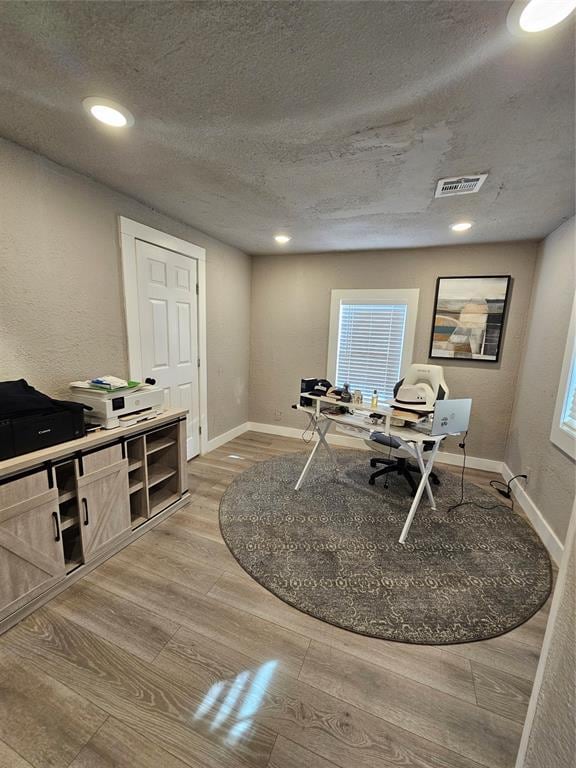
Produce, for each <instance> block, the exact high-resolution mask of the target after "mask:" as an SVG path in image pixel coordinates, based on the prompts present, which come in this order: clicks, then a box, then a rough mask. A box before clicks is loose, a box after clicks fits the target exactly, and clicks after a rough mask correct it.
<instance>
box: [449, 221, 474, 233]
mask: <svg viewBox="0 0 576 768" xmlns="http://www.w3.org/2000/svg"><path fill="white" fill-rule="evenodd" d="M471 227H472V223H471V222H470V221H459V222H458V223H457V224H451V225H450V229H451V230H452V232H466V230H468V229H470V228H471Z"/></svg>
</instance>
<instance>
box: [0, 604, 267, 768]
mask: <svg viewBox="0 0 576 768" xmlns="http://www.w3.org/2000/svg"><path fill="white" fill-rule="evenodd" d="M5 638H6V643H7V645H8V647H9V649H10V650H11V651H13V653H15V654H17V655H18V656H20V657H21V658H22V659H25V660H26V662H27V664H28V666H30V667H33V668H34V669H35V670H38V669H42V670H45V671H46V672H47V673H48V674H50V675H51V676H52V677H54V678H55V679H57V680H59V681H60V682H61V683H62V684H64V685H67V686H69V688H71V689H72V690H73V691H76V693H77V694H79V695H80V696H83V697H85V698H86V699H88V700H89V701H91V702H93V703H94V704H95V705H96V706H98V707H99V708H101V709H103V710H105V711H106V712H107V713H108V714H110V715H112V716H113V717H115V718H116V719H118V720H121V721H122V722H124V723H125V724H126V725H128V726H129V727H130V728H132V729H134V730H135V731H137V732H138V733H140V734H141V735H142V736H144V737H145V738H148V739H151V740H152V741H154V742H155V743H156V744H158V745H159V746H161V747H162V748H163V749H165V750H166V751H167V752H169V753H170V754H172V755H173V756H175V757H177V758H178V759H180V760H182V761H183V762H185V763H188V764H189V765H190V766H192V768H263V767H264V766H266V764H267V762H268V759H269V757H270V754H271V752H272V747H273V745H274V741H275V733H274V732H273V731H272V730H270V729H269V728H267V727H266V726H264V725H261V724H258V723H253V724H252V726H251V728H250V730H249V732H246V733H245V734H244V738H243V739H242V740H239V741H237V742H234V743H231V742H229V741H227V739H226V735H227V734H222V733H221V732H220V731H218V730H215V729H212V730H211V729H210V728H209V727H208V726H207V724H206V722H205V721H203V720H202V719H198V718H196V719H195V717H194V714H195V713H196V712H197V711H199V708H200V706H201V704H202V701H203V698H204V697H203V695H202V694H201V693H199V692H198V691H196V690H195V689H193V688H191V687H190V686H186V685H185V684H184V683H183V681H182V680H181V679H176V678H171V677H169V676H168V675H167V674H166V673H165V672H164V673H160V672H159V671H158V670H157V669H155V668H154V667H153V666H152V665H150V664H148V663H147V662H143V661H141V660H140V659H137V658H136V657H134V656H132V655H131V654H129V653H127V652H126V651H123V650H122V649H120V648H117V647H116V646H114V645H112V644H111V643H108V642H107V641H105V640H103V639H101V638H100V637H98V636H97V635H95V634H93V633H92V632H89V631H88V630H85V629H84V628H83V627H80V626H79V625H77V624H74V623H73V622H71V621H67V620H66V619H64V618H63V617H61V616H60V615H59V614H58V613H56V612H55V611H51V610H50V609H49V608H42V609H40V610H38V611H37V612H36V613H34V614H33V615H32V616H29V617H28V618H27V619H25V620H24V621H23V622H21V623H20V624H18V625H17V626H16V627H14V628H13V629H12V630H11V631H10V632H9V633H8V634H7V635H5ZM77 722H78V712H77V713H76V716H75V717H72V716H70V717H69V718H68V719H67V720H66V725H67V727H72V726H75V725H76V724H77ZM84 727H86V726H84ZM91 735H92V733H90V736H91ZM88 738H89V737H88ZM88 738H86V739H85V740H84V741H85V742H87V741H88ZM19 751H21V750H19ZM78 752H79V749H77V750H76V752H75V753H74V754H75V755H76V754H77V753H78ZM69 762H70V761H69ZM66 765H67V764H66Z"/></svg>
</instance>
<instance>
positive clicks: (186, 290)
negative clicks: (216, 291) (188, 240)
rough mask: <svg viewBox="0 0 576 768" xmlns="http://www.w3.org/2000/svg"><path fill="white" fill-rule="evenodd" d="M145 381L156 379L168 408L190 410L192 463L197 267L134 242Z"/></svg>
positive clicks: (196, 419) (196, 440)
mask: <svg viewBox="0 0 576 768" xmlns="http://www.w3.org/2000/svg"><path fill="white" fill-rule="evenodd" d="M136 267H137V274H138V313H139V317H140V349H141V354H142V376H143V377H144V378H147V377H152V378H153V379H156V381H157V384H158V386H159V387H161V388H162V389H163V390H164V404H165V406H166V407H167V408H185V409H187V411H188V436H187V437H188V440H187V448H188V458H189V459H190V458H192V457H193V456H196V455H198V454H199V453H200V403H199V381H198V379H199V375H198V374H199V370H198V369H199V357H198V294H197V290H198V289H197V284H198V263H197V261H196V259H192V258H189V257H187V256H183V255H182V254H180V253H175V252H174V251H169V250H168V249H166V248H160V246H157V245H151V244H150V243H146V242H144V241H142V240H136Z"/></svg>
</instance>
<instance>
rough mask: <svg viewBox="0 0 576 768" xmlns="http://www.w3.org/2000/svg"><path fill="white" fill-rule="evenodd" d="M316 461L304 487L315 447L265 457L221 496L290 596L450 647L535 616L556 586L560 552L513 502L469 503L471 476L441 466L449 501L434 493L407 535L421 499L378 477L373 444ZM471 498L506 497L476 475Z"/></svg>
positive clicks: (254, 561)
mask: <svg viewBox="0 0 576 768" xmlns="http://www.w3.org/2000/svg"><path fill="white" fill-rule="evenodd" d="M337 457H338V462H339V465H340V468H341V471H340V475H339V477H338V478H337V476H336V473H335V471H334V469H333V467H332V465H331V464H330V462H329V461H328V460H327V458H324V457H322V458H320V459H318V460H317V462H316V464H315V465H313V467H312V469H311V470H310V472H309V474H308V477H307V479H306V481H305V483H304V485H303V486H302V488H301V489H300V490H299V491H295V490H294V485H295V483H296V480H297V479H298V476H299V474H300V472H301V471H302V467H303V465H304V461H305V456H303V455H302V454H291V455H286V456H281V457H280V458H277V459H273V460H272V461H266V462H262V463H260V464H256V465H255V466H253V467H251V468H250V469H249V470H247V471H246V472H244V473H243V474H242V475H240V476H239V477H238V478H237V479H236V480H235V481H234V482H233V483H232V484H231V485H230V487H229V488H228V490H227V491H226V493H225V494H224V497H223V498H222V502H221V504H220V528H221V531H222V535H223V537H224V540H225V541H226V544H227V545H228V547H229V549H230V551H231V552H232V554H233V555H234V557H235V558H236V560H237V561H238V562H239V563H240V565H241V566H242V567H243V568H244V570H246V571H247V572H248V573H249V574H250V575H251V576H252V577H253V578H254V579H256V581H258V582H259V583H260V584H262V586H264V587H266V589H268V590H270V592H273V593H274V594H275V595H277V596H278V597H279V598H281V599H282V600H284V601H285V602H286V603H289V604H290V605H292V606H294V607H295V608H298V609H299V610H301V611H304V612H305V613H308V614H310V615H311V616H315V617H316V618H318V619H322V620H323V621H326V622H329V623H330V624H335V625H337V626H339V627H343V628H344V629H349V630H352V631H353V632H358V633H360V634H365V635H371V636H374V637H381V638H385V639H387V640H396V641H399V642H404V643H421V644H426V645H438V644H449V643H465V642H470V641H473V640H484V639H486V638H489V637H495V636H497V635H501V634H503V633H504V632H508V631H509V630H511V629H513V628H514V627H517V626H518V625H519V624H522V623H523V622H525V621H527V619H529V618H530V617H531V616H532V615H533V614H534V613H535V612H536V611H537V610H538V609H539V608H540V607H541V606H542V605H543V603H544V602H545V601H546V599H547V597H548V595H549V594H550V590H551V586H552V572H551V566H550V559H549V557H548V553H547V552H546V550H545V548H544V546H543V545H542V543H541V542H540V540H539V538H538V537H537V535H536V534H535V532H534V531H533V530H532V528H531V527H530V526H529V525H528V523H527V522H526V521H525V520H524V519H523V518H522V517H521V516H520V515H519V514H516V513H515V512H511V511H509V510H507V509H504V508H503V507H498V508H496V509H493V510H484V509H480V508H479V507H477V506H472V505H468V506H463V507H459V508H458V509H455V510H453V511H452V512H448V511H447V510H448V508H449V507H450V505H451V504H455V503H457V502H458V501H459V499H460V479H459V477H457V476H456V475H454V474H452V473H449V472H448V471H446V470H445V471H442V470H438V475H439V477H440V480H441V485H440V486H433V489H434V494H435V497H436V503H437V506H438V509H437V511H436V512H432V511H430V509H429V507H428V502H427V499H426V497H424V499H423V501H422V502H421V505H420V507H419V509H418V512H417V513H416V517H415V518H414V522H413V523H412V527H411V529H410V533H409V534H408V539H407V541H406V543H405V544H399V543H398V537H399V535H400V531H401V530H402V526H403V524H404V520H405V519H406V514H407V512H408V509H409V506H410V501H411V498H410V496H409V495H408V493H407V490H408V488H407V485H406V481H405V480H404V479H403V478H401V477H399V476H397V475H392V476H389V487H388V488H385V487H384V482H383V481H384V479H383V478H379V480H378V481H377V484H376V485H375V486H370V485H368V477H369V475H370V473H371V472H372V471H374V470H371V469H370V465H369V458H370V453H367V452H364V451H347V450H346V451H337ZM465 499H466V500H467V501H472V500H474V501H476V502H478V503H479V504H481V505H483V506H487V507H488V506H492V505H494V504H496V503H497V500H496V499H494V497H493V496H492V495H490V494H488V493H487V492H486V491H484V490H482V489H481V488H479V487H478V486H476V485H473V484H472V483H466V485H465Z"/></svg>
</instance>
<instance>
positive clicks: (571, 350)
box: [550, 298, 576, 461]
mask: <svg viewBox="0 0 576 768" xmlns="http://www.w3.org/2000/svg"><path fill="white" fill-rule="evenodd" d="M573 377H576V298H574V301H573V303H572V314H571V316H570V325H569V326H568V337H567V339H566V348H565V350H564V360H563V362H562V372H561V373H560V381H559V383H558V394H557V396H556V406H555V408H554V416H553V418H552V429H551V430H550V440H551V441H552V442H553V443H554V445H556V446H557V447H558V448H560V450H562V451H564V453H566V454H568V456H570V458H571V459H573V460H574V461H576V430H573V429H570V428H569V427H566V426H565V425H564V420H563V416H564V412H565V410H566V406H567V401H568V396H569V394H570V384H571V381H572V378H573Z"/></svg>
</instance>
